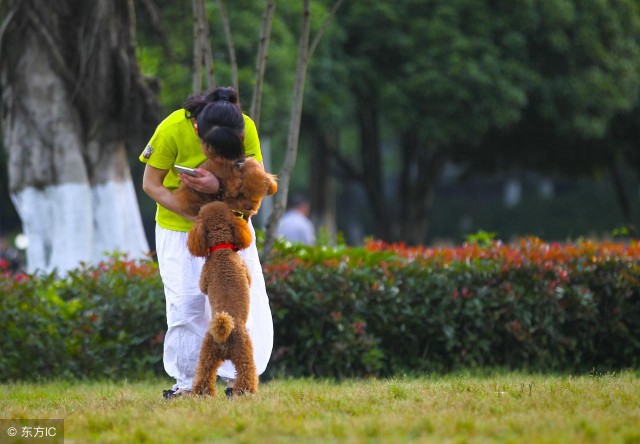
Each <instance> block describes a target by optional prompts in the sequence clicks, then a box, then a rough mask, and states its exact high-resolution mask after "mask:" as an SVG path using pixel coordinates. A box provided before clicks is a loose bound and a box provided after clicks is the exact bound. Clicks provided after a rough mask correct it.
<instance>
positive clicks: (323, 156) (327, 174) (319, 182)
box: [306, 116, 338, 241]
mask: <svg viewBox="0 0 640 444" xmlns="http://www.w3.org/2000/svg"><path fill="white" fill-rule="evenodd" d="M309 117H310V119H307V125H306V126H307V128H308V129H309V135H310V148H311V152H310V156H311V158H310V162H309V177H310V178H311V180H310V182H311V186H310V187H309V189H310V190H311V192H310V195H309V202H310V204H311V215H310V219H311V220H312V221H313V223H314V226H315V227H316V229H319V228H321V227H322V228H323V229H324V230H326V232H327V234H328V235H329V236H330V238H331V241H335V238H336V235H337V228H336V196H335V187H334V181H333V177H332V174H331V169H332V168H331V158H332V156H331V153H332V152H336V151H337V145H338V131H337V130H334V129H333V128H327V127H324V126H321V125H319V124H318V122H317V121H316V120H315V116H309Z"/></svg>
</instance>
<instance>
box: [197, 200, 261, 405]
mask: <svg viewBox="0 0 640 444" xmlns="http://www.w3.org/2000/svg"><path fill="white" fill-rule="evenodd" d="M226 244H233V246H235V249H231V248H226V247H225V248H221V249H217V250H215V251H212V247H215V246H217V245H223V246H224V245H226ZM250 244H251V232H250V230H249V224H248V222H247V221H246V220H244V219H243V218H240V217H237V216H236V215H234V214H233V213H232V211H231V209H230V208H229V206H228V205H226V204H225V203H224V202H212V203H208V204H206V205H205V206H203V207H202V209H201V210H200V212H199V215H198V219H197V221H196V223H195V224H194V226H193V228H192V229H191V231H190V232H189V235H188V238H187V247H188V248H189V251H190V252H191V254H193V255H194V256H200V257H206V258H207V259H206V261H205V264H204V266H203V268H202V274H201V275H200V289H201V290H202V292H203V293H205V294H206V295H207V297H208V298H209V303H210V305H211V313H212V320H211V325H210V328H209V330H208V331H207V333H206V334H205V338H204V341H203V343H202V348H201V350H200V357H199V360H198V365H197V367H196V377H195V381H194V384H193V389H192V393H193V394H195V395H215V392H216V390H215V380H216V374H217V371H218V368H219V367H220V365H222V363H223V362H224V361H225V360H227V359H229V360H231V362H233V364H234V366H235V368H236V372H237V376H236V383H235V386H234V389H233V394H234V395H240V394H243V393H247V392H248V393H255V392H257V390H258V374H257V372H256V366H255V362H254V358H253V345H252V343H251V338H250V337H249V333H248V332H247V328H246V323H247V317H248V315H249V299H250V284H251V277H250V275H249V270H248V269H247V266H246V265H245V263H244V261H243V259H242V258H241V257H240V255H239V254H237V253H236V251H237V250H242V249H244V248H247V247H248V246H249V245H250Z"/></svg>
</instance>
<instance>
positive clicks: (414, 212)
mask: <svg viewBox="0 0 640 444" xmlns="http://www.w3.org/2000/svg"><path fill="white" fill-rule="evenodd" d="M400 141H401V150H402V172H401V174H400V196H399V199H400V201H401V204H402V208H401V209H400V214H401V215H402V217H399V218H397V221H398V224H399V226H398V227H397V229H396V230H394V231H395V232H396V233H397V234H396V236H395V237H396V239H394V240H398V239H402V240H404V241H406V242H407V243H408V244H410V245H420V244H423V243H424V241H425V239H426V236H427V231H428V228H429V223H430V219H431V209H432V208H433V199H434V197H435V191H436V186H437V185H438V183H439V181H440V177H441V176H442V171H443V169H444V165H445V162H446V160H447V155H446V152H445V150H443V149H434V150H431V149H429V148H428V147H426V146H423V145H421V142H420V140H419V138H418V134H417V131H416V129H415V128H413V129H410V130H408V131H406V132H405V133H403V134H402V136H401V137H400Z"/></svg>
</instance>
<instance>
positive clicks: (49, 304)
mask: <svg viewBox="0 0 640 444" xmlns="http://www.w3.org/2000/svg"><path fill="white" fill-rule="evenodd" d="M0 325H2V328H1V329H0V341H1V342H2V348H0V380H3V381H6V380H19V379H39V378H46V379H49V378H52V377H98V378H103V377H107V378H121V377H135V376H141V375H143V374H149V373H152V372H154V373H160V372H161V371H162V341H163V337H164V331H165V330H166V316H165V303H164V296H163V292H162V283H161V280H160V278H159V276H158V273H157V266H156V265H155V264H154V263H153V262H142V263H140V262H133V261H127V260H124V259H122V258H118V257H114V258H112V260H109V261H106V262H104V263H101V264H99V265H97V266H83V267H81V268H79V269H78V270H75V271H72V272H70V273H69V274H68V275H67V277H66V278H65V279H59V278H58V277H57V276H56V274H55V273H51V274H48V275H37V276H36V275H24V274H20V275H17V276H11V275H9V274H8V273H5V275H4V277H3V278H0Z"/></svg>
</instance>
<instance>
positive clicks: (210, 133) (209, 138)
mask: <svg viewBox="0 0 640 444" xmlns="http://www.w3.org/2000/svg"><path fill="white" fill-rule="evenodd" d="M196 122H197V124H198V135H199V136H200V139H201V140H202V141H203V142H204V144H205V145H206V146H207V147H208V148H209V149H210V150H211V151H212V152H213V153H215V154H218V155H220V156H222V157H224V158H226V159H239V158H241V157H243V156H244V143H243V141H242V136H243V133H244V117H243V116H242V113H241V112H240V110H239V109H238V108H237V107H236V106H235V105H234V104H233V103H231V102H228V101H224V100H221V101H217V102H212V103H209V104H207V105H206V106H205V107H204V108H203V109H202V110H201V111H200V112H199V113H198V117H197V120H196Z"/></svg>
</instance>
